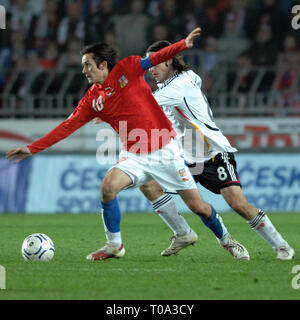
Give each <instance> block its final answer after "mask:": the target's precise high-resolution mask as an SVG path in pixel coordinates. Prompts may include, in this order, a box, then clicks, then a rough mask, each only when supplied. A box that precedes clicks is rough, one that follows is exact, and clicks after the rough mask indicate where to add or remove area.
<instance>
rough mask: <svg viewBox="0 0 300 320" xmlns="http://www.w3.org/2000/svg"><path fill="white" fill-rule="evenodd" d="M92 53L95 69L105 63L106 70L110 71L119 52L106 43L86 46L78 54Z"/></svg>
mask: <svg viewBox="0 0 300 320" xmlns="http://www.w3.org/2000/svg"><path fill="white" fill-rule="evenodd" d="M87 53H92V54H93V58H94V60H95V62H96V65H97V67H99V66H100V64H101V62H103V61H106V62H107V67H108V70H109V71H111V70H112V68H113V67H114V66H115V64H116V63H117V62H118V59H119V50H118V49H117V48H115V47H113V46H111V45H109V44H107V43H104V42H99V43H94V44H91V45H87V46H85V47H83V48H82V49H81V50H80V54H81V55H82V56H83V55H84V54H87Z"/></svg>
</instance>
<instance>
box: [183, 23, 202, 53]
mask: <svg viewBox="0 0 300 320" xmlns="http://www.w3.org/2000/svg"><path fill="white" fill-rule="evenodd" d="M201 31H202V30H201V28H200V27H198V28H196V29H194V30H193V31H192V32H190V33H189V35H188V36H187V37H186V38H185V45H186V47H187V48H188V49H190V48H192V47H193V45H194V40H195V39H196V38H198V37H199V36H200V34H201Z"/></svg>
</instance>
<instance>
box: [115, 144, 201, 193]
mask: <svg viewBox="0 0 300 320" xmlns="http://www.w3.org/2000/svg"><path fill="white" fill-rule="evenodd" d="M112 168H119V169H120V170H122V171H123V172H125V173H126V174H128V175H129V177H130V178H131V180H132V184H131V185H130V186H129V187H139V186H141V185H143V184H145V183H146V182H148V181H151V180H152V179H154V180H155V181H156V182H157V183H159V184H160V186H161V187H162V188H163V189H164V190H174V191H177V190H188V189H197V186H196V184H195V181H194V178H193V176H192V175H191V173H190V170H189V168H188V167H187V166H186V165H185V162H184V159H183V157H182V156H181V154H180V151H179V148H178V145H177V143H176V141H174V140H173V139H172V140H171V142H170V143H169V144H167V145H166V146H164V147H163V148H161V149H160V150H157V151H154V152H151V153H147V154H134V153H130V152H127V151H124V150H122V151H121V152H120V156H119V161H118V163H117V164H115V165H114V166H113V167H112ZM112 168H110V169H112ZM129 187H128V188H129Z"/></svg>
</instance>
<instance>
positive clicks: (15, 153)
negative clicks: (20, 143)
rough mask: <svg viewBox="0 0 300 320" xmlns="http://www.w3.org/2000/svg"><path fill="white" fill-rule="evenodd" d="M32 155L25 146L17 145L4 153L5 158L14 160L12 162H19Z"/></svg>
mask: <svg viewBox="0 0 300 320" xmlns="http://www.w3.org/2000/svg"><path fill="white" fill-rule="evenodd" d="M30 156H32V153H31V152H30V150H29V149H28V148H27V147H26V146H25V147H19V148H15V149H11V150H9V151H7V153H6V158H7V160H8V161H13V160H15V161H14V163H19V162H20V161H22V160H23V159H25V158H28V157H30Z"/></svg>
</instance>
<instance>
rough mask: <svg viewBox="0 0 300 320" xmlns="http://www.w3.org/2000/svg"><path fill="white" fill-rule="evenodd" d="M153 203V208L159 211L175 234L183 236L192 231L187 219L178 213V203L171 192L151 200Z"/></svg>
mask: <svg viewBox="0 0 300 320" xmlns="http://www.w3.org/2000/svg"><path fill="white" fill-rule="evenodd" d="M151 204H152V207H153V210H154V211H155V212H156V213H158V215H159V216H160V217H161V219H162V220H163V221H164V222H165V223H166V224H167V225H168V226H169V227H170V228H171V230H172V231H173V233H174V234H175V235H178V236H182V235H185V234H187V233H189V232H190V231H191V228H190V226H189V225H188V224H187V222H186V221H185V219H184V218H183V217H182V216H181V215H180V214H179V213H178V209H177V206H176V203H175V201H174V199H173V198H172V197H171V196H170V195H169V194H164V195H163V196H161V197H159V198H157V199H156V200H154V201H151Z"/></svg>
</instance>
